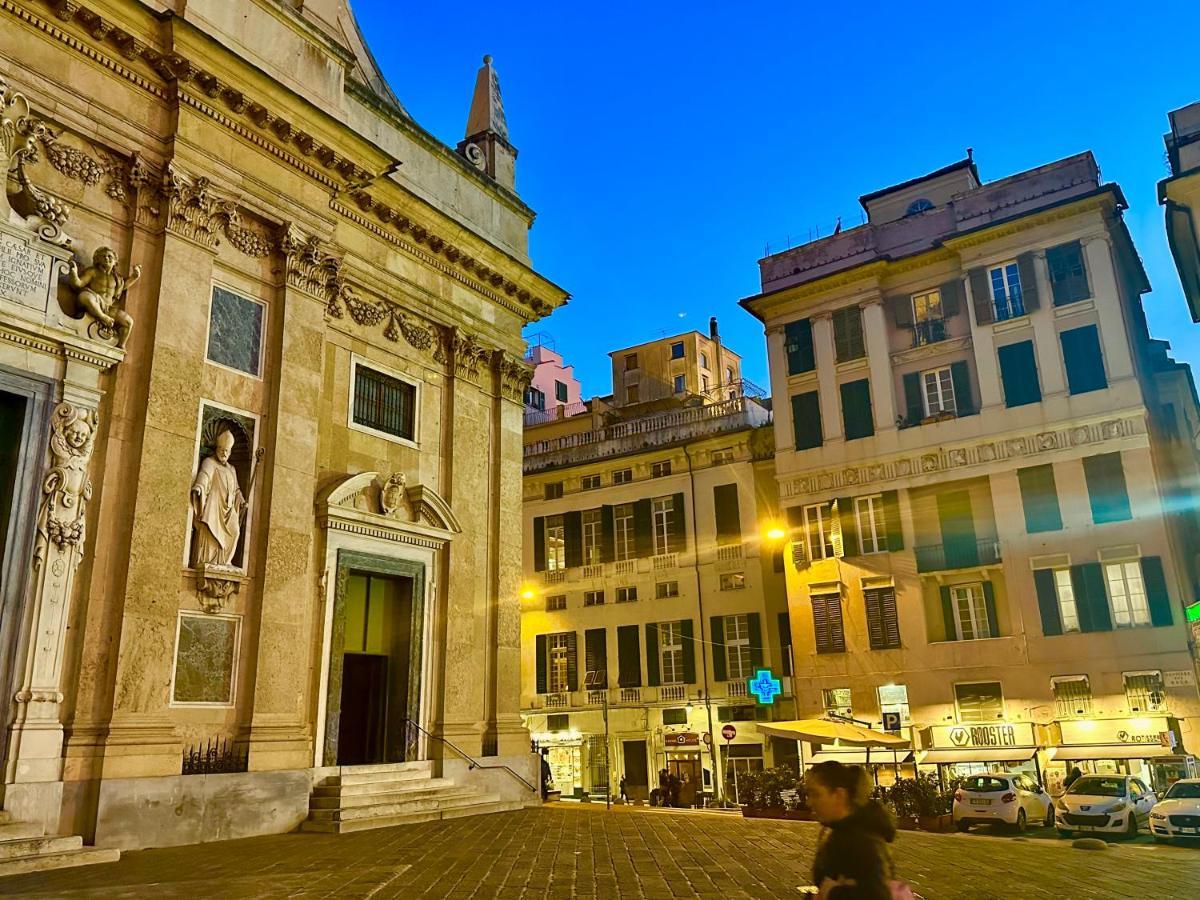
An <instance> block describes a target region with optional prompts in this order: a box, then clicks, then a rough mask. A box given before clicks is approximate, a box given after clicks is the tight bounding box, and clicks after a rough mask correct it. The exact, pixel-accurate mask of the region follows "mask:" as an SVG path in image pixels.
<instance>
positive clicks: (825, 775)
mask: <svg viewBox="0 0 1200 900" xmlns="http://www.w3.org/2000/svg"><path fill="white" fill-rule="evenodd" d="M804 786H805V788H806V789H807V793H808V804H809V806H810V807H811V808H812V811H813V813H814V814H815V815H816V817H817V819H818V820H819V821H820V822H821V824H822V825H823V826H824V829H823V830H822V832H821V837H820V839H819V841H818V844H817V852H816V856H815V858H814V859H813V875H812V878H813V884H814V885H816V886H817V888H818V894H817V896H818V897H819V898H820V900H912V896H913V895H912V891H911V890H909V888H908V886H907V885H905V884H904V883H902V882H898V881H896V880H895V870H894V868H893V866H892V857H891V853H890V851H889V850H888V844H890V843H891V842H892V840H893V839H894V838H895V837H896V823H895V822H894V821H893V820H892V816H891V814H890V813H889V812H888V811H887V809H886V808H885V807H884V806H883V805H882V804H880V803H879V802H878V801H877V800H872V799H871V778H870V776H869V775H867V770H866V769H865V768H863V767H862V766H846V765H842V764H841V763H839V762H833V761H830V762H823V763H817V764H816V765H815V766H813V767H812V768H811V769H809V770H808V773H807V774H806V775H805V777H804Z"/></svg>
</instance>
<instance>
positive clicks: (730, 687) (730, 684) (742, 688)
mask: <svg viewBox="0 0 1200 900" xmlns="http://www.w3.org/2000/svg"><path fill="white" fill-rule="evenodd" d="M725 696H726V697H749V696H750V685H749V684H747V680H746V679H745V678H738V679H736V680H734V681H727V682H725Z"/></svg>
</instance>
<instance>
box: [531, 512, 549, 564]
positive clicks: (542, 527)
mask: <svg viewBox="0 0 1200 900" xmlns="http://www.w3.org/2000/svg"><path fill="white" fill-rule="evenodd" d="M533 571H535V572H545V571H546V517H545V516H538V517H537V518H535V519H534V520H533Z"/></svg>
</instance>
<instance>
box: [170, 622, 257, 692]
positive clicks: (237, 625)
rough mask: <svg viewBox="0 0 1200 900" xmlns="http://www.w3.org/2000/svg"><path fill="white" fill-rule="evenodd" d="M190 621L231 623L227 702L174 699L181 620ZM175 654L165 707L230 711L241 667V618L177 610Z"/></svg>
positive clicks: (172, 659) (172, 657) (172, 660)
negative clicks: (231, 639)
mask: <svg viewBox="0 0 1200 900" xmlns="http://www.w3.org/2000/svg"><path fill="white" fill-rule="evenodd" d="M185 618H190V619H212V618H216V619H226V620H228V621H231V622H233V623H234V624H233V662H232V663H231V666H232V671H231V672H230V675H229V699H228V700H220V701H218V700H198V701H197V700H176V699H175V676H176V674H177V669H178V667H179V637H180V634H181V633H182V631H183V620H184V619H185ZM174 650H175V652H174V653H173V654H172V656H171V685H170V692H169V693H168V694H167V697H168V698H170V699H169V700H168V702H167V706H169V707H176V708H184V709H232V708H233V707H234V705H235V704H236V702H237V692H238V669H239V668H240V666H241V657H242V617H241V616H237V615H227V614H225V613H201V612H189V611H187V610H182V609H181V610H179V613H178V615H177V616H176V617H175V648H174Z"/></svg>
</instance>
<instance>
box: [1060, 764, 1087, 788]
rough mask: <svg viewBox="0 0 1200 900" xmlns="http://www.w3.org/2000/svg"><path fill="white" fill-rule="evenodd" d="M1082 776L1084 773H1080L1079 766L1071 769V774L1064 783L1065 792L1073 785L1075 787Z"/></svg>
mask: <svg viewBox="0 0 1200 900" xmlns="http://www.w3.org/2000/svg"><path fill="white" fill-rule="evenodd" d="M1082 774H1083V772H1081V771H1079V766H1074V767H1073V768H1072V769H1071V772H1070V774H1068V775H1067V778H1066V780H1065V781H1064V782H1063V790H1064V791H1065V790H1066V789H1067V788H1069V787H1070V786H1071V785H1073V784H1074V783H1075V782H1076V781H1078V780H1079V776H1081V775H1082Z"/></svg>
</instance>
